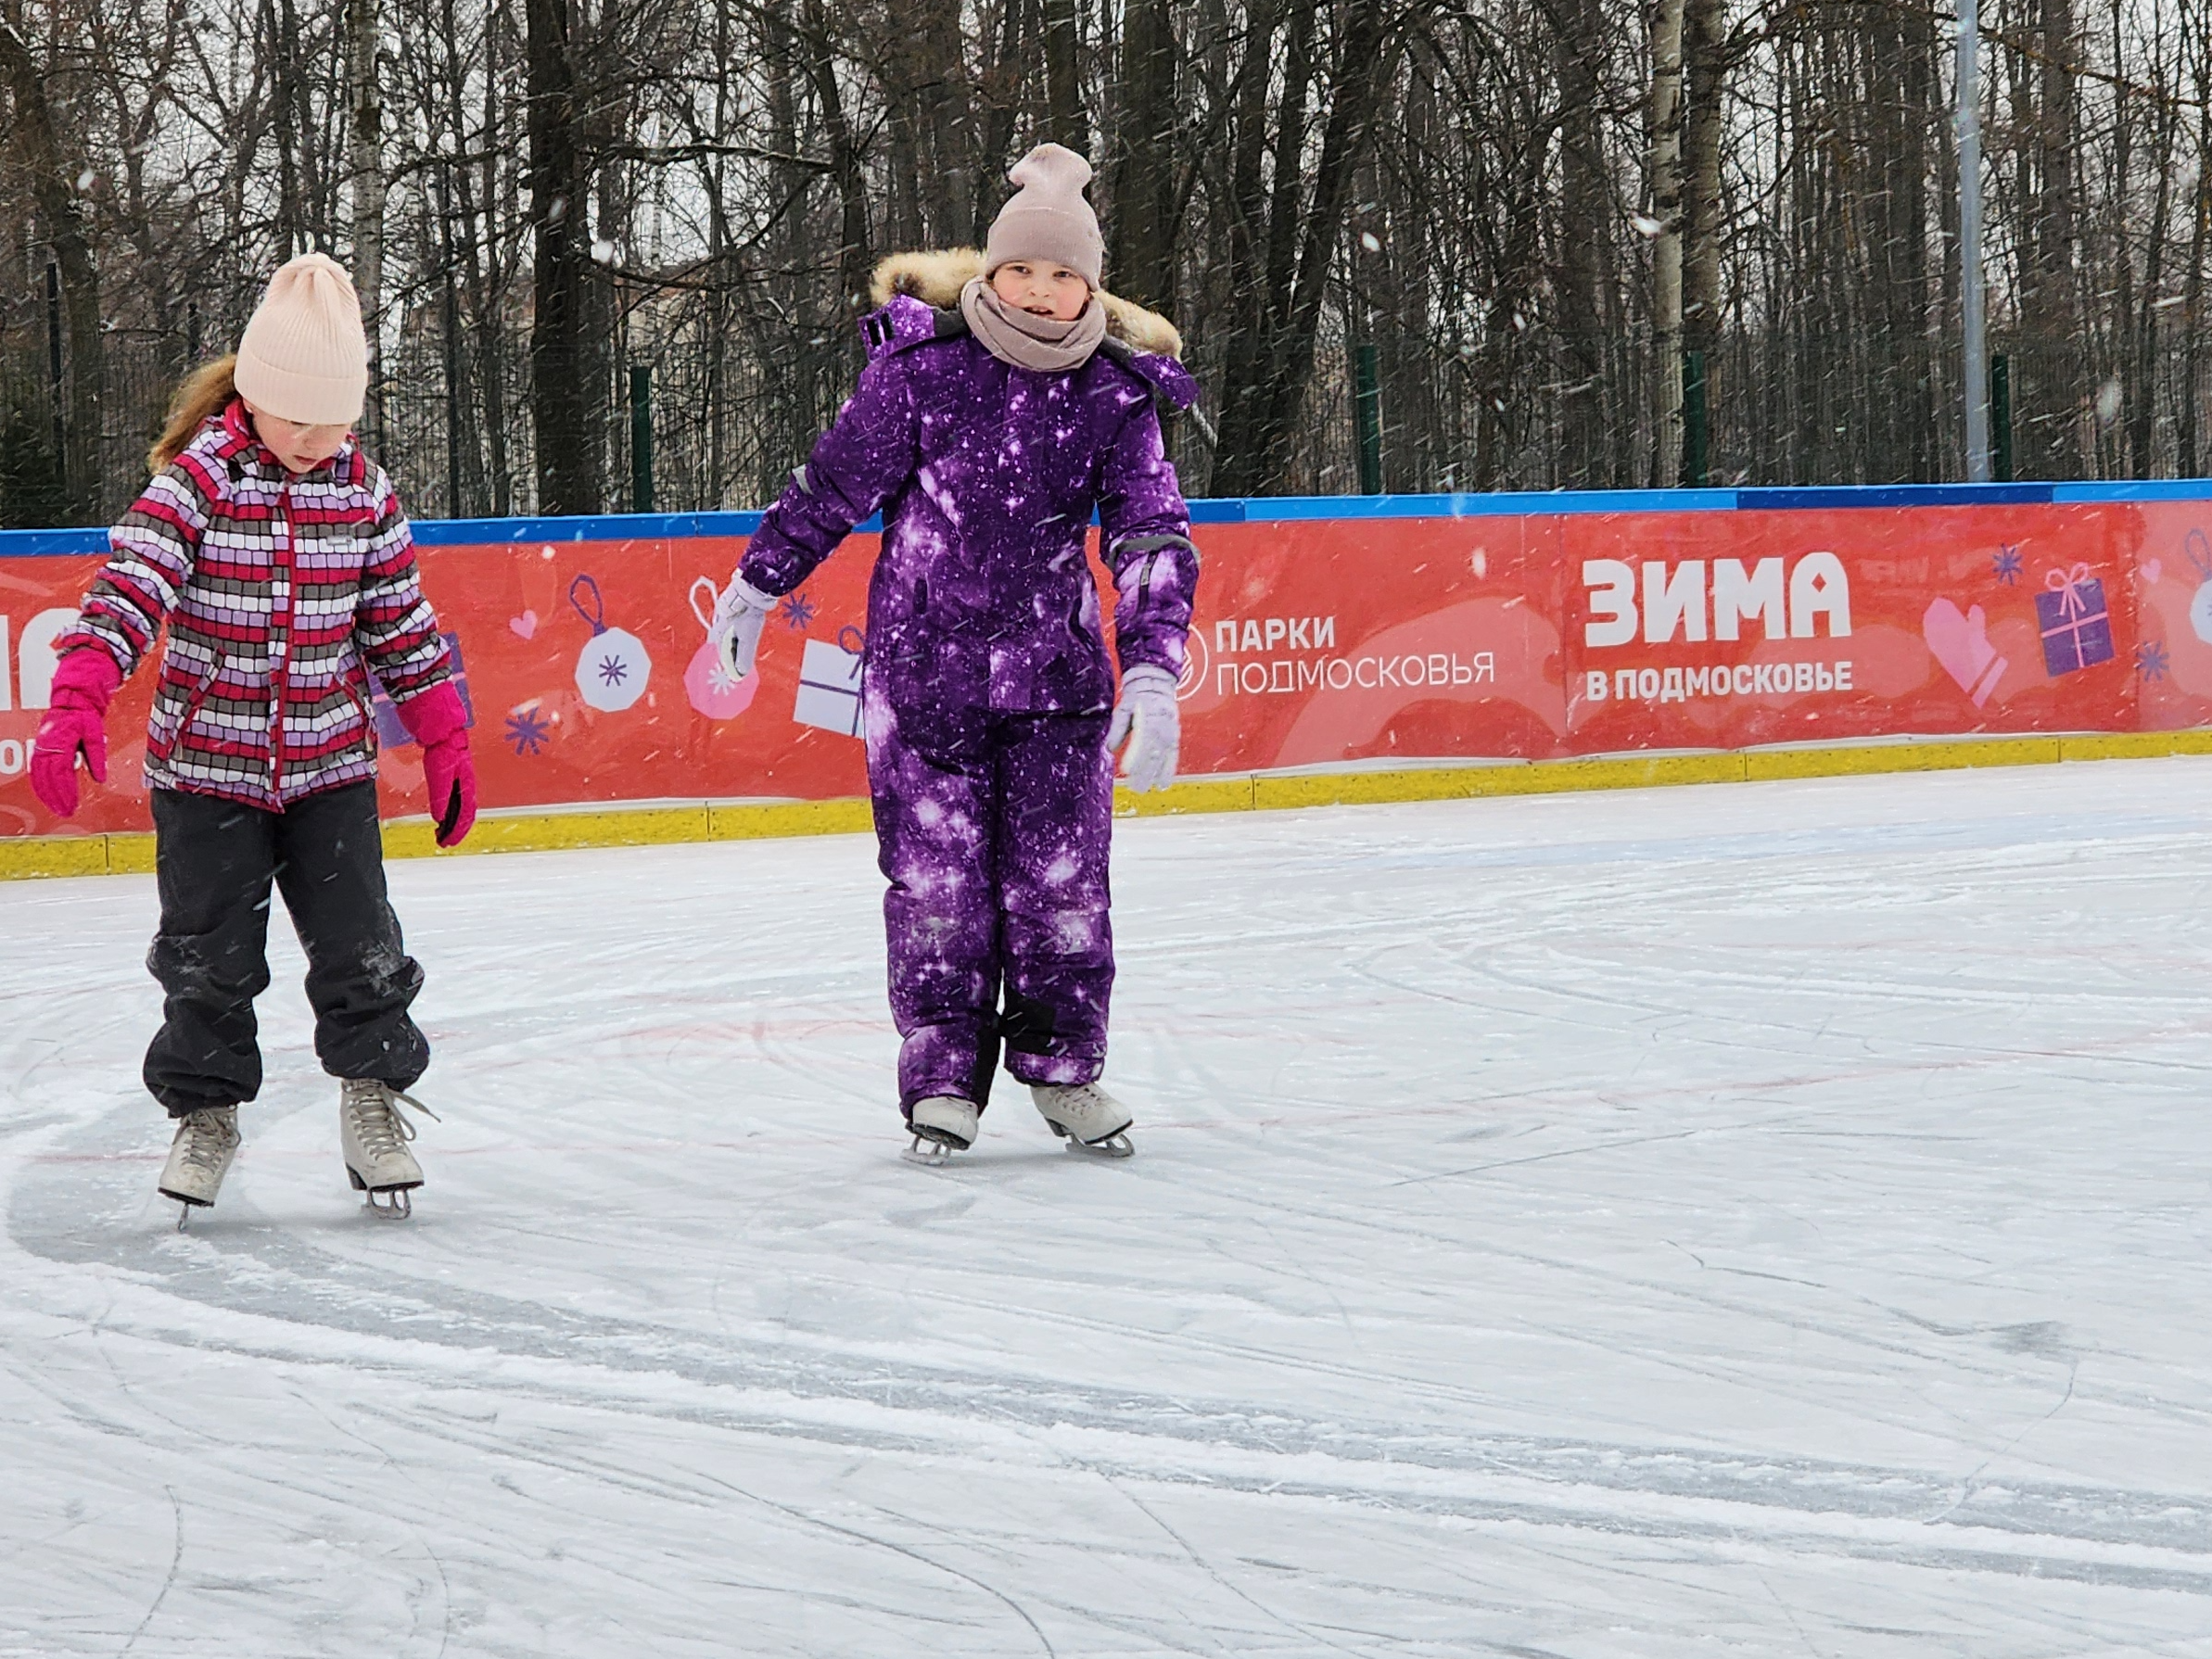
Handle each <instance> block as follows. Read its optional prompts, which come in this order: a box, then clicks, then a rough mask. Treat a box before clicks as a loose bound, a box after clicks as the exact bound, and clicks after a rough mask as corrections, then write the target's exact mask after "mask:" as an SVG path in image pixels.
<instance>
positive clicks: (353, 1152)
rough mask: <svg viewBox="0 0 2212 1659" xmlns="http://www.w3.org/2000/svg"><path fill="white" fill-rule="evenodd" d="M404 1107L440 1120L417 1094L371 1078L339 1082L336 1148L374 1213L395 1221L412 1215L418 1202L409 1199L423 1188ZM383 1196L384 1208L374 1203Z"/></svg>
mask: <svg viewBox="0 0 2212 1659" xmlns="http://www.w3.org/2000/svg"><path fill="white" fill-rule="evenodd" d="M401 1103H405V1104H406V1105H408V1106H412V1107H413V1108H414V1109H415V1110H416V1111H418V1112H421V1113H422V1114H423V1115H424V1116H425V1117H426V1118H436V1117H437V1116H438V1114H437V1113H436V1112H434V1111H432V1110H431V1109H430V1108H428V1107H426V1106H425V1105H424V1104H423V1103H422V1102H421V1101H419V1100H417V1099H416V1098H415V1097H414V1096H413V1095H402V1094H401V1093H400V1091H399V1090H397V1089H395V1088H393V1087H392V1086H391V1085H390V1084H388V1083H379V1082H377V1081H376V1079H375V1078H373V1077H348V1078H342V1079H340V1080H339V1083H338V1143H339V1146H340V1147H341V1149H342V1150H343V1151H344V1153H345V1158H346V1173H347V1175H348V1176H350V1178H351V1180H352V1182H353V1190H354V1191H355V1192H358V1193H365V1194H367V1195H368V1206H369V1208H370V1209H373V1210H375V1212H376V1213H377V1214H378V1215H381V1216H389V1217H392V1218H393V1219H395V1220H403V1219H405V1218H406V1217H407V1216H410V1215H412V1214H413V1213H414V1201H413V1199H412V1198H410V1197H408V1195H409V1194H410V1193H412V1192H413V1191H414V1189H415V1188H416V1187H418V1186H420V1185H422V1184H423V1166H422V1165H421V1164H419V1163H417V1162H415V1161H414V1154H413V1153H412V1152H410V1151H408V1150H407V1143H408V1142H409V1141H412V1140H413V1139H414V1125H413V1123H412V1122H411V1121H409V1120H408V1118H407V1116H406V1114H405V1113H403V1112H402V1111H400V1105H401ZM379 1196H381V1197H383V1199H384V1202H383V1203H381V1204H379V1203H378V1202H377V1201H376V1200H377V1198H378V1197H379Z"/></svg>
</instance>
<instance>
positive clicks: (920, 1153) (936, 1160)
mask: <svg viewBox="0 0 2212 1659" xmlns="http://www.w3.org/2000/svg"><path fill="white" fill-rule="evenodd" d="M960 1150H961V1151H965V1150H966V1148H965V1147H961V1148H960ZM953 1151H954V1147H953V1145H952V1143H951V1142H950V1141H938V1140H932V1139H931V1138H930V1137H929V1136H928V1135H925V1134H917V1135H916V1136H915V1137H914V1144H913V1145H912V1146H909V1147H908V1148H907V1149H906V1150H905V1151H904V1152H901V1153H900V1154H899V1157H901V1158H903V1159H906V1160H907V1162H909V1163H910V1164H919V1165H920V1166H921V1167H922V1169H925V1170H941V1169H943V1168H945V1166H946V1165H947V1164H949V1163H950V1162H951V1161H952V1154H953Z"/></svg>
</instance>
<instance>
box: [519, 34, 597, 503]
mask: <svg viewBox="0 0 2212 1659" xmlns="http://www.w3.org/2000/svg"><path fill="white" fill-rule="evenodd" d="M527 3H528V11H527V14H526V17H527V26H528V44H527V50H528V85H529V122H528V125H529V155H530V176H529V188H530V224H531V228H532V229H533V231H534V232H535V233H536V239H537V247H536V262H535V266H534V271H533V277H534V285H535V293H536V301H537V308H536V312H535V314H534V315H533V317H532V318H531V322H530V413H531V418H532V420H533V423H534V424H535V425H536V427H537V438H538V511H539V512H540V513H597V512H599V511H601V504H602V500H603V493H602V492H603V488H604V481H603V478H602V474H603V472H604V468H603V467H602V465H601V460H600V443H599V432H598V430H597V416H598V415H599V414H600V412H601V411H600V409H599V399H598V397H597V396H596V395H595V394H596V393H597V392H598V391H599V390H600V389H601V388H600V385H599V377H598V375H597V374H594V373H592V370H593V368H594V366H595V365H594V363H593V361H592V360H593V359H594V358H595V356H596V353H595V352H593V351H592V350H591V348H590V344H589V341H588V338H587V329H588V325H589V323H588V320H589V316H590V309H591V297H590V294H589V292H588V285H589V283H590V280H591V227H590V213H591V179H590V169H589V167H588V164H587V163H586V161H585V160H584V157H583V150H582V146H581V144H580V143H579V142H578V141H579V139H580V137H581V135H582V121H583V111H582V108H581V107H580V105H581V99H580V97H579V91H578V85H577V77H576V69H575V64H574V61H573V59H572V57H571V54H570V45H569V17H570V13H569V0H527Z"/></svg>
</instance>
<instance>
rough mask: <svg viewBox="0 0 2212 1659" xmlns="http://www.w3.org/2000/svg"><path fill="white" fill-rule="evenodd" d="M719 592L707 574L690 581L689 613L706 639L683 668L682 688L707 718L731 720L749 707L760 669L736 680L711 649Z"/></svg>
mask: <svg viewBox="0 0 2212 1659" xmlns="http://www.w3.org/2000/svg"><path fill="white" fill-rule="evenodd" d="M720 595H721V589H718V588H717V587H716V586H715V585H714V578H713V577H711V576H701V577H700V578H699V579H698V580H697V581H695V582H693V584H692V614H693V616H695V617H697V618H698V619H699V626H700V627H703V628H705V629H706V642H705V643H703V644H702V645H701V646H700V647H699V649H698V650H697V651H694V652H692V665H691V666H690V667H688V668H686V669H685V670H684V671H683V691H684V695H685V696H687V697H689V698H690V699H691V700H692V706H693V708H695V709H697V710H698V711H699V712H700V713H701V714H703V715H705V716H706V717H707V718H708V719H709V720H732V719H735V718H736V717H737V716H739V715H742V714H744V712H745V710H746V709H747V708H749V707H750V706H752V703H753V693H754V692H755V691H756V690H758V689H759V687H760V671H759V670H758V669H757V668H756V669H755V670H754V671H753V672H752V673H751V674H748V675H746V676H745V677H744V678H743V679H738V678H734V677H733V676H732V675H731V672H730V665H729V664H727V663H725V662H724V661H722V653H721V652H718V651H717V650H716V649H715V642H714V607H715V601H716V600H717V599H718V598H719V597H720Z"/></svg>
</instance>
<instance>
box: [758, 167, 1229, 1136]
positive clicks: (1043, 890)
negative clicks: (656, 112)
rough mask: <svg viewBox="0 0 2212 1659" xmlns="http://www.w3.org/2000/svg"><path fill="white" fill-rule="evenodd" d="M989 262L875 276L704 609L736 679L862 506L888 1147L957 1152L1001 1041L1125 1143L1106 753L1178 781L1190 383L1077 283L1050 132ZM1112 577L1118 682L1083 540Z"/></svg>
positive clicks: (1158, 340)
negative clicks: (774, 614) (893, 1138)
mask: <svg viewBox="0 0 2212 1659" xmlns="http://www.w3.org/2000/svg"><path fill="white" fill-rule="evenodd" d="M1089 178H1090V168H1089V166H1088V164H1087V163H1086V162H1085V161H1084V160H1083V158H1081V157H1079V156H1077V155H1075V154H1074V152H1072V151H1069V150H1065V149H1062V148H1061V147H1060V146H1057V145H1045V146H1041V147H1039V148H1037V149H1036V150H1033V151H1031V152H1030V153H1029V155H1028V156H1026V157H1024V158H1023V160H1022V161H1021V163H1020V164H1019V165H1017V166H1016V167H1015V168H1014V170H1013V171H1012V173H1011V179H1012V181H1013V183H1014V184H1017V185H1019V186H1021V188H1020V190H1019V191H1018V193H1017V194H1016V195H1015V196H1013V197H1012V198H1011V200H1009V201H1008V203H1007V204H1006V207H1005V209H1003V210H1002V211H1001V212H1000V213H999V215H998V219H997V220H996V221H995V222H993V224H992V226H991V232H990V237H989V241H988V244H987V246H986V248H985V252H984V253H983V254H982V255H981V256H978V255H976V254H974V253H973V252H960V253H947V254H924V255H906V256H900V257H896V258H894V259H891V260H885V261H884V264H883V266H882V267H880V268H879V269H878V271H877V272H876V282H875V288H876V294H875V297H876V298H877V300H878V302H879V303H880V304H882V306H883V309H882V310H878V311H877V312H875V313H874V314H873V315H871V317H869V318H868V319H867V320H866V322H865V323H863V325H862V327H863V330H864V333H865V335H866V337H867V341H868V348H869V364H868V367H867V369H866V370H865V371H864V372H863V373H862V374H861V376H860V383H859V386H858V389H857V390H856V391H855V392H854V394H853V397H852V399H851V401H850V402H848V403H846V404H845V408H844V409H843V410H842V411H840V412H839V413H838V416H837V419H836V421H835V422H834V424H832V426H831V427H830V429H829V431H828V432H826V433H824V434H823V435H822V437H821V438H820V441H819V442H818V443H817V444H816V445H815V447H814V452H813V454H812V455H811V456H810V457H809V458H808V459H807V464H806V465H805V466H803V467H801V468H800V469H799V470H798V471H797V472H796V473H795V474H793V475H792V479H791V483H790V485H789V486H788V487H787V488H785V489H784V491H783V494H782V497H781V498H780V499H779V500H777V502H776V504H775V505H774V506H773V507H772V508H770V509H769V512H768V513H767V515H766V516H765V517H764V518H763V519H762V521H761V525H760V528H759V529H758V530H757V531H756V533H755V534H754V536H753V539H752V542H751V544H750V546H749V547H748V548H747V549H746V551H745V554H744V558H743V559H742V560H741V561H740V562H739V564H738V566H737V571H736V574H735V576H733V577H732V578H731V584H730V587H729V589H728V591H727V592H725V593H724V594H723V596H722V601H721V604H720V606H719V608H718V617H717V623H718V632H719V637H720V639H721V640H722V641H723V648H724V650H725V652H727V654H728V658H729V663H730V666H731V671H732V672H733V673H734V674H737V675H739V676H741V677H742V676H744V675H745V674H748V673H750V672H751V671H752V668H753V658H754V653H755V652H756V648H757V644H758V641H759V638H760V630H761V626H762V624H763V622H764V621H765V619H766V618H767V616H768V614H769V612H771V611H773V610H774V609H775V607H776V604H777V602H778V601H779V599H780V598H781V596H782V595H784V594H786V593H789V592H791V591H792V589H795V588H796V587H798V586H799V584H800V583H802V582H804V581H805V580H806V579H807V576H808V575H809V574H810V573H811V572H812V571H813V570H814V568H815V566H816V565H818V564H820V563H821V562H822V560H824V559H825V558H827V557H829V555H830V553H831V552H832V551H833V550H834V549H835V548H836V546H837V544H838V543H839V542H841V541H842V540H844V538H845V535H846V534H847V533H848V532H849V531H850V530H851V529H852V527H853V526H855V525H857V524H858V523H859V522H860V521H861V520H862V519H864V518H866V517H867V516H868V515H869V514H870V513H873V512H875V511H877V510H878V509H879V508H880V509H881V510H882V512H883V514H884V537H883V551H882V553H881V555H880V556H879V557H878V559H877V562H876V567H875V575H874V579H873V581H872V583H871V587H870V589H869V599H868V629H867V640H868V642H867V646H866V649H865V652H864V653H863V669H862V678H861V688H862V690H861V706H862V716H863V719H864V721H865V725H866V731H867V741H868V779H869V788H870V792H871V796H872V798H873V803H874V809H875V827H876V836H877V840H878V842H879V844H880V848H881V854H880V860H879V861H880V863H881V865H882V867H883V871H884V876H885V878H887V879H888V880H889V881H890V884H891V885H890V891H889V892H888V893H886V894H885V896H884V928H885V931H886V934H887V936H888V943H889V956H890V987H891V1013H892V1018H893V1019H894V1020H895V1021H896V1024H897V1027H898V1032H899V1035H900V1037H901V1038H903V1039H904V1043H903V1045H902V1047H901V1048H900V1051H899V1059H898V1095H899V1106H900V1109H901V1110H902V1111H903V1112H904V1113H905V1115H906V1118H907V1121H908V1125H909V1128H910V1129H911V1131H912V1132H913V1134H914V1137H915V1139H914V1146H913V1150H912V1152H910V1153H909V1156H919V1157H922V1158H923V1159H938V1158H943V1157H945V1156H947V1155H948V1154H949V1153H950V1152H952V1151H956V1150H960V1149H962V1148H965V1147H966V1146H969V1145H970V1144H971V1143H973V1140H974V1138H975V1133H976V1120H977V1114H978V1113H979V1112H981V1110H982V1109H983V1108H984V1106H985V1103H986V1102H987V1100H988V1098H989V1094H990V1083H991V1076H992V1073H993V1071H994V1070H996V1068H997V1065H998V1056H999V1050H1000V1047H1001V1045H1003V1047H1004V1049H1005V1053H1006V1062H1007V1069H1008V1070H1011V1072H1012V1073H1013V1074H1014V1076H1015V1077H1016V1078H1017V1079H1019V1080H1020V1081H1021V1082H1023V1083H1027V1084H1028V1085H1029V1087H1030V1093H1031V1097H1032V1098H1033V1099H1034V1100H1035V1101H1036V1107H1037V1109H1038V1111H1039V1112H1041V1113H1042V1114H1043V1115H1044V1118H1045V1120H1046V1121H1047V1122H1048V1123H1049V1124H1050V1125H1051V1127H1052V1129H1053V1131H1054V1132H1055V1133H1058V1134H1061V1135H1063V1136H1068V1137H1071V1140H1072V1144H1074V1145H1078V1146H1091V1147H1095V1148H1097V1149H1100V1150H1104V1151H1108V1152H1112V1153H1114V1154H1117V1155H1120V1156H1126V1155H1127V1153H1128V1151H1129V1149H1130V1148H1129V1142H1128V1138H1127V1135H1126V1133H1125V1132H1126V1131H1127V1129H1128V1128H1129V1126H1130V1122H1131V1118H1130V1115H1129V1112H1128V1111H1127V1109H1126V1108H1124V1107H1122V1106H1121V1105H1120V1104H1119V1103H1118V1102H1116V1101H1115V1100H1114V1099H1113V1098H1112V1095H1108V1094H1107V1093H1106V1092H1105V1091H1104V1090H1103V1089H1101V1088H1100V1087H1099V1086H1098V1079H1099V1074H1100V1071H1101V1070H1103V1069H1104V1066H1105V1063H1106V1011H1107V1000H1108V996H1109V994H1110V992H1111V991H1112V984H1113V937H1112V928H1111V925H1110V923H1109V919H1108V915H1107V907H1108V889H1107V851H1108V844H1109V841H1110V839H1111V835H1112V821H1113V820H1112V806H1113V772H1114V762H1113V752H1114V751H1115V750H1117V749H1123V748H1124V745H1126V747H1125V756H1124V760H1125V767H1126V770H1127V774H1128V781H1129V782H1130V784H1131V785H1132V786H1133V787H1135V788H1138V789H1151V788H1157V787H1160V786H1162V785H1164V784H1166V783H1167V782H1169V781H1170V780H1171V779H1173V778H1174V776H1175V769H1176V742H1177V726H1176V681H1177V679H1178V678H1179V677H1180V676H1181V674H1182V672H1183V665H1184V635H1185V632H1186V630H1187V629H1188V628H1189V625H1190V603H1191V595H1192V590H1193V589H1194V587H1195V585H1196V583H1197V580H1198V564H1199V561H1198V551H1197V549H1196V548H1194V547H1193V546H1192V545H1191V542H1190V521H1189V510H1188V509H1187V508H1186V507H1185V505H1184V502H1183V496H1182V492H1181V490H1180V488H1178V487H1177V485H1176V473H1175V468H1174V467H1173V466H1172V465H1171V464H1170V463H1169V462H1168V460H1167V457H1166V454H1165V452H1164V450H1163V448H1162V444H1161V435H1160V417H1161V413H1162V412H1163V411H1165V412H1179V411H1181V410H1183V409H1186V408H1188V407H1189V405H1190V404H1191V403H1192V402H1193V401H1194V400H1195V399H1196V397H1197V386H1196V385H1195V383H1193V381H1192V380H1191V378H1190V376H1189V374H1188V373H1186V372H1185V370H1184V368H1183V366H1182V365H1181V364H1180V363H1179V362H1177V361H1176V358H1175V355H1174V354H1175V353H1176V350H1177V349H1178V348H1179V347H1180V344H1181V342H1180V340H1179V339H1178V338H1177V336H1176V332H1175V330H1174V329H1173V328H1172V327H1171V326H1170V325H1169V324H1168V323H1166V321H1165V320H1164V319H1163V318H1160V317H1157V316H1154V315H1153V314H1152V313H1150V312H1149V311H1145V310H1139V309H1138V308H1137V307H1135V306H1131V305H1128V304H1126V303H1125V302H1123V301H1119V300H1116V299H1114V298H1112V296H1110V295H1107V294H1105V293H1103V292H1102V291H1101V290H1100V274H1101V269H1100V268H1101V266H1102V264H1103V262H1104V254H1105V245H1104V243H1103V241H1102V240H1101V238H1100V234H1099V224H1098V220H1097V218H1096V217H1095V216H1094V214H1093V213H1092V211H1091V209H1090V205H1089V203H1087V201H1085V199H1084V197H1083V186H1084V184H1086V183H1087V182H1088V180H1089ZM1094 511H1095V512H1096V513H1097V515H1098V518H1099V521H1100V525H1101V526H1102V540H1101V550H1102V551H1103V553H1104V555H1105V559H1106V562H1107V564H1109V565H1110V566H1111V567H1112V572H1113V579H1114V587H1115V589H1116V592H1117V595H1118V597H1117V598H1116V600H1115V602H1114V616H1113V620H1114V644H1115V650H1116V654H1118V656H1119V657H1120V659H1121V661H1120V670H1121V674H1120V691H1119V696H1118V699H1117V697H1116V694H1115V686H1114V674H1113V671H1112V667H1110V666H1109V665H1108V662H1107V653H1106V647H1105V642H1104V640H1103V638H1102V636H1101V633H1100V616H1099V609H1100V607H1099V600H1098V589H1097V587H1096V585H1095V583H1094V580H1093V578H1092V576H1091V571H1090V567H1089V564H1088V562H1087V558H1086V554H1085V542H1086V539H1087V535H1088V531H1089V526H1090V521H1091V516H1092V513H1093V512H1094Z"/></svg>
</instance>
